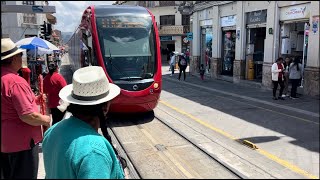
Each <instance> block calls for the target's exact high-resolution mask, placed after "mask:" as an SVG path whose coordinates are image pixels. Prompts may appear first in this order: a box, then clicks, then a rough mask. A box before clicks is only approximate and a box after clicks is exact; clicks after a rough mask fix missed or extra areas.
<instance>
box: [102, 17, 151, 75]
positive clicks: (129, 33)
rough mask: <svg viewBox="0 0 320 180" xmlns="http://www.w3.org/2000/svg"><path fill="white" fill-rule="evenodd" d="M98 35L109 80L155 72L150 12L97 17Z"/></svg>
mask: <svg viewBox="0 0 320 180" xmlns="http://www.w3.org/2000/svg"><path fill="white" fill-rule="evenodd" d="M97 29H98V37H99V42H100V46H101V51H102V55H103V59H104V63H105V65H106V69H107V72H108V74H109V75H110V77H111V79H112V80H127V81H130V80H142V79H149V78H153V76H154V73H155V70H156V69H155V68H156V64H155V60H156V58H155V40H154V32H153V25H152V19H151V17H150V16H147V17H145V16H105V17H97Z"/></svg>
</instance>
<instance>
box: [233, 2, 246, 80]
mask: <svg viewBox="0 0 320 180" xmlns="http://www.w3.org/2000/svg"><path fill="white" fill-rule="evenodd" d="M244 3H245V2H244V1H237V5H236V8H237V21H236V52H235V59H234V63H233V82H235V83H239V82H240V80H241V79H245V70H246V68H245V65H246V63H245V62H246V61H245V43H246V41H245V37H246V36H245V33H246V31H245V30H246V28H245V12H244Z"/></svg>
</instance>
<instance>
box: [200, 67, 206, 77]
mask: <svg viewBox="0 0 320 180" xmlns="http://www.w3.org/2000/svg"><path fill="white" fill-rule="evenodd" d="M204 72H205V68H204V65H203V64H201V65H200V77H201V79H202V81H203V80H204Z"/></svg>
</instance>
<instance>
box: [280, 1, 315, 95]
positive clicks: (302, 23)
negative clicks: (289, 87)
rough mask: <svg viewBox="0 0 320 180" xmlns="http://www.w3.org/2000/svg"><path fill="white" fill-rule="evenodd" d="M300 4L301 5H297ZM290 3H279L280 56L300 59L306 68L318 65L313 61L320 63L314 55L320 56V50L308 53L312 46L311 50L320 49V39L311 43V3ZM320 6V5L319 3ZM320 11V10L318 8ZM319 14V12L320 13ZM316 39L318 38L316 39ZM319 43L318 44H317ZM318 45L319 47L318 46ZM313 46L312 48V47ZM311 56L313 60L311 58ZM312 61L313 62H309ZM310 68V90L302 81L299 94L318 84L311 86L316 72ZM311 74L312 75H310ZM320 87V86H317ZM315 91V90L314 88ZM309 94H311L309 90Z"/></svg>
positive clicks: (308, 77)
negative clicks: (311, 80)
mask: <svg viewBox="0 0 320 180" xmlns="http://www.w3.org/2000/svg"><path fill="white" fill-rule="evenodd" d="M297 3H299V4H297ZM297 3H289V2H280V1H279V2H278V5H279V6H280V38H281V39H280V41H279V47H280V51H279V56H281V57H283V58H286V57H289V58H291V59H292V60H294V59H298V60H299V62H300V63H301V64H302V65H303V67H304V68H306V67H307V65H308V64H310V65H312V64H316V63H314V62H313V61H319V55H318V56H317V55H314V53H315V54H316V53H317V52H318V54H319V48H318V50H315V51H314V50H311V53H310V52H308V49H309V48H308V47H309V46H310V49H317V48H315V47H317V46H318V47H319V38H318V40H315V41H311V42H312V44H310V41H309V39H310V37H309V36H310V35H311V34H312V32H311V31H310V18H312V16H310V14H311V13H310V12H311V3H310V2H309V3H302V2H297ZM318 4H319V3H318ZM318 10H319V8H318ZM318 14H319V11H318ZM314 39H316V38H314ZM316 41H317V43H315V42H316ZM317 44H318V45H317ZM311 45H312V46H311ZM316 51H317V52H316ZM310 55H311V57H312V58H310V57H309V56H310ZM316 56H317V57H318V59H317V60H315V59H314V57H316ZM309 61H311V62H309ZM309 67H310V68H309V69H308V68H306V69H307V73H306V74H307V76H306V77H305V81H307V84H309V86H308V88H305V87H306V86H304V84H305V83H304V81H301V86H299V88H298V90H297V92H298V93H300V94H302V93H304V90H305V89H308V90H309V89H310V88H311V86H313V85H312V84H318V83H315V82H318V81H319V80H318V81H313V83H311V84H310V79H313V77H310V75H309V74H312V75H311V76H313V75H315V74H316V73H313V72H316V71H314V70H313V68H312V66H309ZM309 72H310V73H309ZM316 86H318V87H319V85H316ZM312 89H313V88H312ZM309 92H311V91H310V90H309Z"/></svg>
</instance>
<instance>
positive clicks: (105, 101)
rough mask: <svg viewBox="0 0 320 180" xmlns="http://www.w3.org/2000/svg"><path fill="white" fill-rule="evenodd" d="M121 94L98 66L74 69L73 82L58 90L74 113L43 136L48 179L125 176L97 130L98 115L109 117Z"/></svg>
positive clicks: (109, 147) (107, 143)
mask: <svg viewBox="0 0 320 180" xmlns="http://www.w3.org/2000/svg"><path fill="white" fill-rule="evenodd" d="M88 77H89V78H88ZM119 93H120V88H119V87H118V86H117V85H114V84H111V83H109V81H108V79H107V77H106V75H105V73H104V71H103V69H102V68H101V67H99V66H88V67H84V68H80V69H78V70H77V71H75V72H74V74H73V80H72V84H70V85H67V86H65V87H64V88H62V89H61V90H60V93H59V97H60V98H61V99H62V101H64V102H67V103H69V106H68V107H67V111H69V112H70V113H72V116H71V117H70V118H68V119H64V120H63V121H60V122H58V123H56V124H55V125H54V126H52V127H51V128H49V129H48V130H47V131H46V133H45V136H44V139H43V145H42V151H43V159H44V167H45V172H46V178H49V179H110V178H111V179H122V178H124V172H123V170H122V168H121V165H120V162H119V160H118V159H117V157H116V154H115V152H114V150H113V148H112V145H111V144H110V143H109V142H108V141H107V139H106V138H104V137H103V136H102V135H100V134H99V133H98V129H99V126H100V118H99V117H101V116H104V117H105V116H106V114H107V112H108V110H109V106H110V103H111V102H110V101H111V100H112V99H113V98H115V97H116V96H118V95H119Z"/></svg>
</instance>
